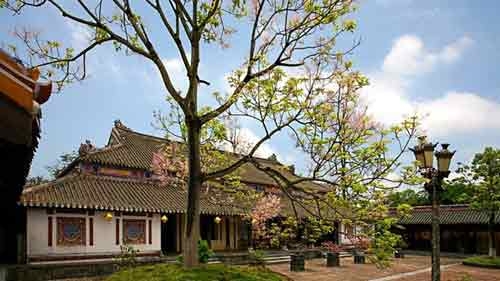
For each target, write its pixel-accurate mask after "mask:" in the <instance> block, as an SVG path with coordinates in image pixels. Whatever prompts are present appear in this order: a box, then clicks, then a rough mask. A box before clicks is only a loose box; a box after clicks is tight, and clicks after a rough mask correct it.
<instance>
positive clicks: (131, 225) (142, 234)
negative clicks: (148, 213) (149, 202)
mask: <svg viewBox="0 0 500 281" xmlns="http://www.w3.org/2000/svg"><path fill="white" fill-rule="evenodd" d="M123 243H125V244H146V221H145V220H126V219H124V220H123Z"/></svg>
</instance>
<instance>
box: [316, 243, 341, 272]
mask: <svg viewBox="0 0 500 281" xmlns="http://www.w3.org/2000/svg"><path fill="white" fill-rule="evenodd" d="M321 247H322V248H323V249H324V250H325V251H326V266H327V267H335V266H340V252H341V251H342V250H343V248H342V246H340V245H338V244H336V243H334V242H332V241H326V242H323V243H322V244H321Z"/></svg>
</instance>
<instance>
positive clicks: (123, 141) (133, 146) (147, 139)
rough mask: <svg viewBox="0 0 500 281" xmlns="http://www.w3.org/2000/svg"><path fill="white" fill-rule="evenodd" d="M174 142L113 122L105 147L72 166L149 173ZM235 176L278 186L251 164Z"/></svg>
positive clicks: (265, 161) (279, 167) (291, 175)
mask: <svg viewBox="0 0 500 281" xmlns="http://www.w3.org/2000/svg"><path fill="white" fill-rule="evenodd" d="M175 143H178V142H175V141H172V140H168V139H165V138H160V137H156V136H151V135H146V134H142V133H139V132H136V131H133V130H131V129H130V128H128V127H126V126H124V125H123V124H122V123H121V122H120V121H116V122H115V126H114V127H113V129H112V131H111V134H110V138H109V141H108V144H107V145H106V146H105V147H104V148H100V149H96V150H94V151H92V152H89V153H88V154H86V155H84V156H80V157H79V158H78V159H77V160H76V161H75V164H76V163H78V162H89V163H98V164H102V165H109V166H115V167H123V168H133V169H141V170H151V163H152V159H153V153H156V152H158V151H159V150H160V149H161V148H162V147H163V146H165V145H171V144H175ZM227 153H228V154H229V155H232V156H234V159H235V160H236V159H237V157H241V155H238V154H235V153H231V152H227ZM253 158H254V159H255V160H256V161H258V162H259V164H261V165H262V166H265V167H272V168H273V169H275V170H279V171H280V173H281V174H282V175H284V176H285V177H287V178H288V179H290V180H295V179H298V178H299V176H297V175H295V174H294V173H293V172H292V171H291V170H290V169H289V168H288V166H285V165H283V164H281V163H280V162H278V161H276V160H270V159H265V158H259V157H253ZM66 172H68V169H66V171H64V172H63V173H62V175H64V174H65V173H66ZM236 173H237V175H238V176H240V180H241V181H243V182H246V183H254V184H261V185H268V186H273V185H274V186H275V185H277V184H276V182H275V180H274V179H273V178H272V177H271V176H269V175H268V174H266V173H265V172H264V171H261V170H259V169H258V168H257V167H255V166H254V165H253V164H251V163H246V164H243V165H242V166H241V167H240V168H239V169H238V170H237V172H236ZM301 186H302V187H309V188H312V189H315V190H319V189H321V188H322V187H321V185H319V184H315V183H312V182H308V183H303V184H302V185H301Z"/></svg>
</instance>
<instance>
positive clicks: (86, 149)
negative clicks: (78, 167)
mask: <svg viewBox="0 0 500 281" xmlns="http://www.w3.org/2000/svg"><path fill="white" fill-rule="evenodd" d="M96 150H97V148H96V147H95V145H93V144H92V142H91V141H90V140H85V143H82V144H80V148H79V149H78V155H79V156H84V155H87V154H89V153H90V152H93V151H96Z"/></svg>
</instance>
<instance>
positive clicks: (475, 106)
mask: <svg viewBox="0 0 500 281" xmlns="http://www.w3.org/2000/svg"><path fill="white" fill-rule="evenodd" d="M418 106H419V107H421V108H422V110H421V111H422V112H424V113H426V114H427V116H426V117H424V119H423V127H424V129H425V130H426V131H428V132H429V134H431V135H447V134H451V133H467V132H473V131H477V130H484V129H500V104H499V103H496V102H494V101H491V100H488V99H486V98H483V97H481V96H479V95H478V94H475V93H467V92H447V93H446V94H445V95H444V96H442V97H440V98H437V99H434V100H427V101H424V102H423V103H421V104H419V105H418ZM424 109H425V111H424Z"/></svg>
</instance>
